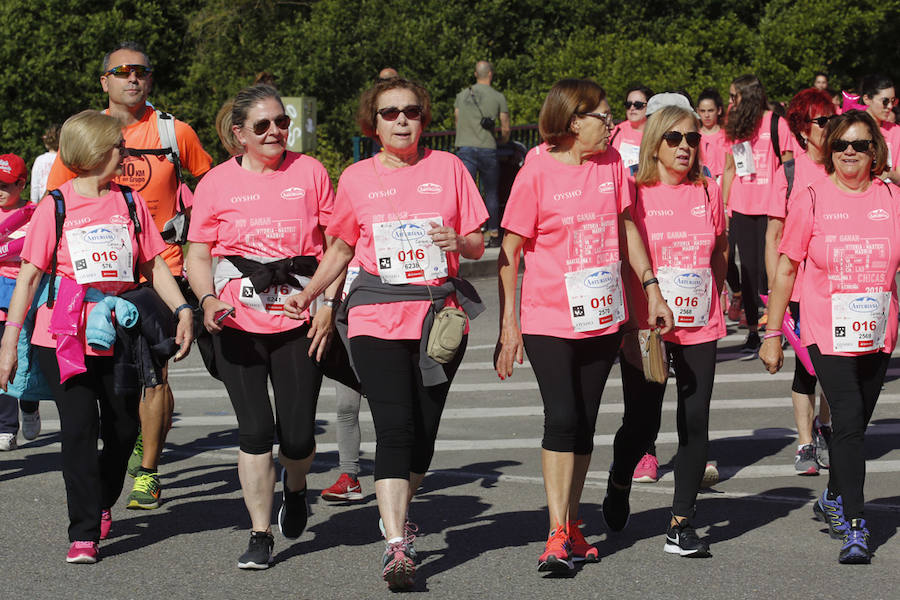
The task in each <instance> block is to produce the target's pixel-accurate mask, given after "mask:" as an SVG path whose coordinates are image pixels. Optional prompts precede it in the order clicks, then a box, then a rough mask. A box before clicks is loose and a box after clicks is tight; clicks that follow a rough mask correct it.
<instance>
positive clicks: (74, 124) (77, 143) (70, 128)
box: [59, 110, 122, 175]
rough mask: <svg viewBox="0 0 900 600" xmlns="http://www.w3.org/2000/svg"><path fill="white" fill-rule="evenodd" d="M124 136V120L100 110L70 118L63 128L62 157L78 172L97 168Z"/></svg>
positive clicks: (60, 138) (60, 153)
mask: <svg viewBox="0 0 900 600" xmlns="http://www.w3.org/2000/svg"><path fill="white" fill-rule="evenodd" d="M121 139H122V122H121V121H119V120H118V119H116V118H115V117H111V116H109V115H105V114H103V113H102V112H99V111H96V110H83V111H81V112H80V113H78V114H77V115H73V116H71V117H69V118H68V119H66V122H65V123H63V126H62V129H60V131H59V159H60V160H61V161H62V163H63V164H64V165H66V166H67V167H68V168H69V169H71V170H72V171H74V172H75V173H76V174H78V175H83V174H84V173H87V172H88V171H91V170H92V169H95V168H97V167H98V166H99V165H100V163H102V162H103V158H104V157H105V156H106V153H107V152H109V151H110V150H112V149H113V148H115V146H116V144H118V143H119V140H121Z"/></svg>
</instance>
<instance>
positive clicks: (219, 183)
mask: <svg viewBox="0 0 900 600" xmlns="http://www.w3.org/2000/svg"><path fill="white" fill-rule="evenodd" d="M333 204H334V192H333V189H332V186H331V180H330V179H329V178H328V172H327V171H326V170H325V167H323V166H322V163H320V162H319V161H318V160H316V159H315V158H312V157H311V156H306V155H305V154H298V153H296V152H288V153H287V155H286V156H285V159H284V161H282V163H281V166H279V167H278V169H277V170H275V171H273V172H271V173H254V172H252V171H248V170H246V169H244V168H243V167H242V166H241V165H240V164H239V163H238V161H237V158H231V159H229V160H227V161H225V162H224V163H222V164H220V165H218V166H217V167H215V168H213V169H212V170H210V171H209V172H208V173H207V174H206V175H205V176H204V177H203V179H202V180H201V181H200V184H199V185H198V186H197V190H196V192H195V193H194V208H193V211H192V213H191V228H190V231H189V232H188V239H189V240H190V241H192V242H203V243H205V244H209V245H210V248H211V251H212V255H213V256H231V255H237V256H242V257H245V258H254V257H263V258H278V259H281V258H291V257H294V256H314V257H316V259H318V260H321V258H322V256H323V254H324V251H325V235H324V231H325V227H326V226H327V225H328V223H329V222H330V219H331V211H332V207H333ZM219 299H220V300H222V301H223V302H226V303H228V304H230V305H232V306H234V307H235V313H234V316H233V317H226V318H225V321H224V325H225V326H226V327H233V328H234V329H240V330H242V331H250V332H253V333H279V332H282V331H288V330H290V329H295V328H297V327H300V326H301V325H303V323H304V322H305V321H308V320H309V313H308V311H307V312H304V313H303V318H302V319H301V320H299V321H298V320H294V319H291V318H289V317H286V316H285V315H284V313H283V312H282V311H281V310H280V309H279V308H277V307H276V308H271V309H269V312H266V311H264V310H257V309H256V308H251V307H250V306H248V305H246V304H244V303H243V302H242V300H241V280H240V279H232V280H231V281H229V282H228V283H227V284H225V287H224V288H222V290H221V291H220V292H219Z"/></svg>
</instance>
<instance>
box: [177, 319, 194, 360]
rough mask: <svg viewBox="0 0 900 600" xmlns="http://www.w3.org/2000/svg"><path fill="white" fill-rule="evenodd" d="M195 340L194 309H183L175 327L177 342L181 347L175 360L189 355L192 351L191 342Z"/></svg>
mask: <svg viewBox="0 0 900 600" xmlns="http://www.w3.org/2000/svg"><path fill="white" fill-rule="evenodd" d="M193 341H194V311H192V310H189V309H182V310H181V312H180V313H178V325H177V327H176V329H175V343H176V344H178V345H179V346H180V347H181V349H180V350H178V353H177V354H175V362H178V361H179V360H181V359H182V358H184V357H185V356H187V355H188V353H189V352H190V351H191V342H193Z"/></svg>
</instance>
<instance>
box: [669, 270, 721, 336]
mask: <svg viewBox="0 0 900 600" xmlns="http://www.w3.org/2000/svg"><path fill="white" fill-rule="evenodd" d="M656 278H657V279H659V291H660V292H662V295H663V298H665V299H666V304H668V305H669V308H670V309H671V310H672V315H673V316H674V317H675V327H700V326H702V325H706V324H707V323H709V306H710V303H711V302H712V271H711V270H710V269H678V268H676V267H660V268H659V270H658V271H657V273H656Z"/></svg>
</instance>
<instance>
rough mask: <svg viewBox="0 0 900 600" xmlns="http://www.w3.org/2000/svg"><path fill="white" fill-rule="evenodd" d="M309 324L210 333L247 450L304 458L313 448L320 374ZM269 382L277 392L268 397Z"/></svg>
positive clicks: (239, 437) (291, 457)
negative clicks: (283, 328)
mask: <svg viewBox="0 0 900 600" xmlns="http://www.w3.org/2000/svg"><path fill="white" fill-rule="evenodd" d="M308 331H309V325H303V326H301V327H298V328H296V329H291V330H290V331H284V332H281V333H250V332H248V331H240V330H237V329H233V328H231V327H226V328H224V329H223V330H222V331H221V332H220V333H219V334H217V335H214V336H212V338H213V348H214V349H215V355H216V365H217V367H218V370H219V374H220V375H221V376H222V381H223V383H225V389H227V390H228V397H229V398H230V399H231V405H232V406H233V407H234V414H235V415H236V416H237V420H238V441H239V442H240V447H241V451H243V452H246V453H247V454H265V453H267V452H269V453H271V452H272V445H273V444H274V442H275V434H276V433H277V434H278V442H279V444H280V447H279V452H280V453H281V454H282V455H284V456H285V457H287V458H289V459H293V460H300V459H302V458H306V457H308V456H309V455H310V454H312V452H313V451H314V450H315V447H316V441H315V436H314V432H315V424H316V402H317V401H318V399H319V387H320V386H321V384H322V372H321V371H320V370H319V367H317V366H316V364H315V362H313V359H311V358H310V357H309V356H308V355H307V352H309V345H310V341H311V340H309V339H308V338H307V337H306V334H307V332H308ZM268 380H271V381H272V390H273V391H274V393H275V412H276V415H277V418H276V417H275V416H273V415H272V405H271V403H270V401H269V391H268V386H267V383H268Z"/></svg>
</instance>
